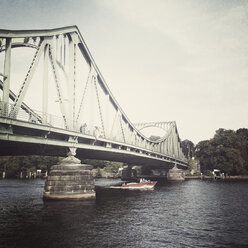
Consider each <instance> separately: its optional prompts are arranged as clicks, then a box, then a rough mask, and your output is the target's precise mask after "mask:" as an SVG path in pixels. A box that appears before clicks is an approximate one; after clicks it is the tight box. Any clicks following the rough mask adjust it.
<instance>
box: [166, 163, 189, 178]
mask: <svg viewBox="0 0 248 248" xmlns="http://www.w3.org/2000/svg"><path fill="white" fill-rule="evenodd" d="M184 179H185V175H184V171H183V170H181V169H178V168H177V165H176V164H175V165H174V167H173V168H172V169H170V170H169V171H168V172H167V180H168V181H184Z"/></svg>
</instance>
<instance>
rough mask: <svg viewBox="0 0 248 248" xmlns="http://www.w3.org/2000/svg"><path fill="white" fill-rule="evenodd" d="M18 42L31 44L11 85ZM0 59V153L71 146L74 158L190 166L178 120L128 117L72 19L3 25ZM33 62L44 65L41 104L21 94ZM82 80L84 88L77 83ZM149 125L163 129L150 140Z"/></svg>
mask: <svg viewBox="0 0 248 248" xmlns="http://www.w3.org/2000/svg"><path fill="white" fill-rule="evenodd" d="M17 48H19V49H23V48H30V49H34V51H35V52H34V55H33V58H32V59H31V60H30V61H31V64H30V65H29V68H28V71H27V73H26V76H25V77H24V79H23V81H22V82H21V84H20V87H19V90H18V91H16V92H14V90H12V84H15V82H11V78H12V75H13V74H14V73H15V71H13V70H12V63H14V59H13V57H12V55H11V54H12V52H13V49H17ZM0 59H2V61H3V68H1V70H0V155H29V154H30V155H31V154H41V155H61V156H66V154H67V153H68V152H70V154H72V155H76V156H77V157H79V158H94V159H106V160H113V161H123V162H126V163H128V164H131V165H134V164H141V165H151V166H153V165H154V166H167V168H171V167H172V166H173V165H174V164H175V163H176V164H177V165H178V166H179V167H181V168H184V169H186V168H187V161H186V159H185V157H184V155H183V153H182V149H181V142H180V138H179V135H178V131H177V127H176V123H175V122H160V123H146V124H136V125H135V124H133V123H132V122H131V121H130V120H129V119H128V117H127V116H126V114H125V113H124V111H123V110H122V108H121V107H120V105H119V104H118V102H117V101H116V99H115V97H114V96H113V94H112V93H111V91H110V89H109V87H108V86H107V84H106V82H105V80H104V78H103V76H102V74H101V72H100V70H99V69H98V67H97V65H96V63H95V61H94V59H93V57H92V55H91V53H90V52H89V49H88V47H87V46H86V43H85V41H84V39H83V37H82V35H81V34H80V31H79V30H78V28H77V27H76V26H70V27H63V28H57V29H51V30H22V31H21V30H18V31H14V30H0ZM41 61H42V62H41ZM82 63H84V64H85V65H86V66H85V65H84V68H86V71H87V73H84V76H83V77H80V76H79V74H80V73H79V69H78V68H80V66H81V64H82ZM38 67H39V70H40V67H42V74H41V75H42V77H43V78H42V91H41V92H39V95H40V97H41V102H42V104H41V110H40V111H36V110H35V109H34V108H33V107H32V106H30V104H27V103H26V102H25V99H26V96H27V92H28V91H29V89H30V85H32V83H34V82H33V81H34V79H33V78H34V75H35V74H36V73H37V72H36V71H37V68H38ZM51 75H52V76H53V78H51ZM62 81H63V82H65V83H62ZM51 85H53V87H55V89H56V95H54V96H53V98H54V100H55V99H57V103H58V104H59V109H60V111H59V116H54V115H53V112H52V110H51V106H50V105H49V102H48V98H49V97H48V96H49V92H50V86H51ZM80 85H81V86H80ZM82 85H83V90H79V88H80V87H81V88H82ZM87 97H88V98H87ZM86 99H87V100H86ZM86 107H87V108H88V110H87V111H88V112H87V111H86V110H85V109H86ZM91 107H92V109H90V108H91ZM86 112H87V113H88V116H87V117H86V116H85V113H86ZM82 123H84V124H85V126H83V125H82ZM86 124H87V130H86ZM148 126H155V127H160V128H162V129H164V130H165V133H166V134H165V135H164V136H163V137H162V138H160V139H159V140H157V141H152V140H150V139H149V138H148V137H145V136H144V135H143V134H142V132H141V131H142V129H143V128H146V127H148Z"/></svg>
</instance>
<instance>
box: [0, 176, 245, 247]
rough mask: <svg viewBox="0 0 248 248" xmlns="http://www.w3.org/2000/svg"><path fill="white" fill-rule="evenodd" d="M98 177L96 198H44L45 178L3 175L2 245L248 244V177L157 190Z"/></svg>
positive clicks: (0, 202)
mask: <svg viewBox="0 0 248 248" xmlns="http://www.w3.org/2000/svg"><path fill="white" fill-rule="evenodd" d="M114 183H118V180H117V181H116V180H97V181H96V185H97V187H96V192H97V199H96V200H95V201H90V202H43V200H42V193H43V187H44V180H23V181H21V180H0V247H25V248H28V247H46V248H51V247H59V248H64V247H65V248H67V247H73V248H74V247H83V248H86V247H92V248H93V247H94V248H98V247H99V248H101V247H132V248H136V247H137V248H140V247H145V248H150V247H152V248H153V247H154V248H160V247H248V182H247V181H232V182H231V181H229V182H227V181H224V182H213V181H200V180H189V181H185V182H179V183H165V184H164V185H161V186H158V187H157V188H156V189H155V190H154V191H150V192H149V191H143V192H141V191H127V190H118V189H111V188H109V187H108V186H109V185H110V184H114Z"/></svg>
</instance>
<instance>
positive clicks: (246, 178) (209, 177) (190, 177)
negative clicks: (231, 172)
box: [185, 175, 248, 180]
mask: <svg viewBox="0 0 248 248" xmlns="http://www.w3.org/2000/svg"><path fill="white" fill-rule="evenodd" d="M185 179H188V180H189V179H212V177H211V176H191V175H190V176H189V175H187V176H185ZM223 179H224V180H248V176H227V177H224V178H223Z"/></svg>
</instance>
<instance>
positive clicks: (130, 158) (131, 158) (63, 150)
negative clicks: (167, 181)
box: [0, 141, 180, 169]
mask: <svg viewBox="0 0 248 248" xmlns="http://www.w3.org/2000/svg"><path fill="white" fill-rule="evenodd" d="M96 148H99V147H96ZM67 153H68V148H67V147H63V146H56V145H47V144H35V143H26V142H10V141H1V143H0V156H25V155H26V156H29V155H40V156H61V157H66V156H67ZM76 157H77V158H79V159H81V160H82V159H97V160H108V161H117V162H123V163H127V164H129V165H142V166H152V167H153V168H161V167H162V168H165V167H166V168H168V169H170V168H172V167H173V165H174V164H173V163H171V162H165V161H157V160H154V159H152V158H147V157H140V156H137V155H135V154H128V153H127V154H123V151H122V150H120V151H118V150H117V149H116V150H115V151H114V152H113V149H111V150H109V151H106V150H105V149H104V148H103V149H102V150H101V149H97V150H92V148H91V149H87V148H79V149H77V155H76ZM179 167H180V166H179Z"/></svg>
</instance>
